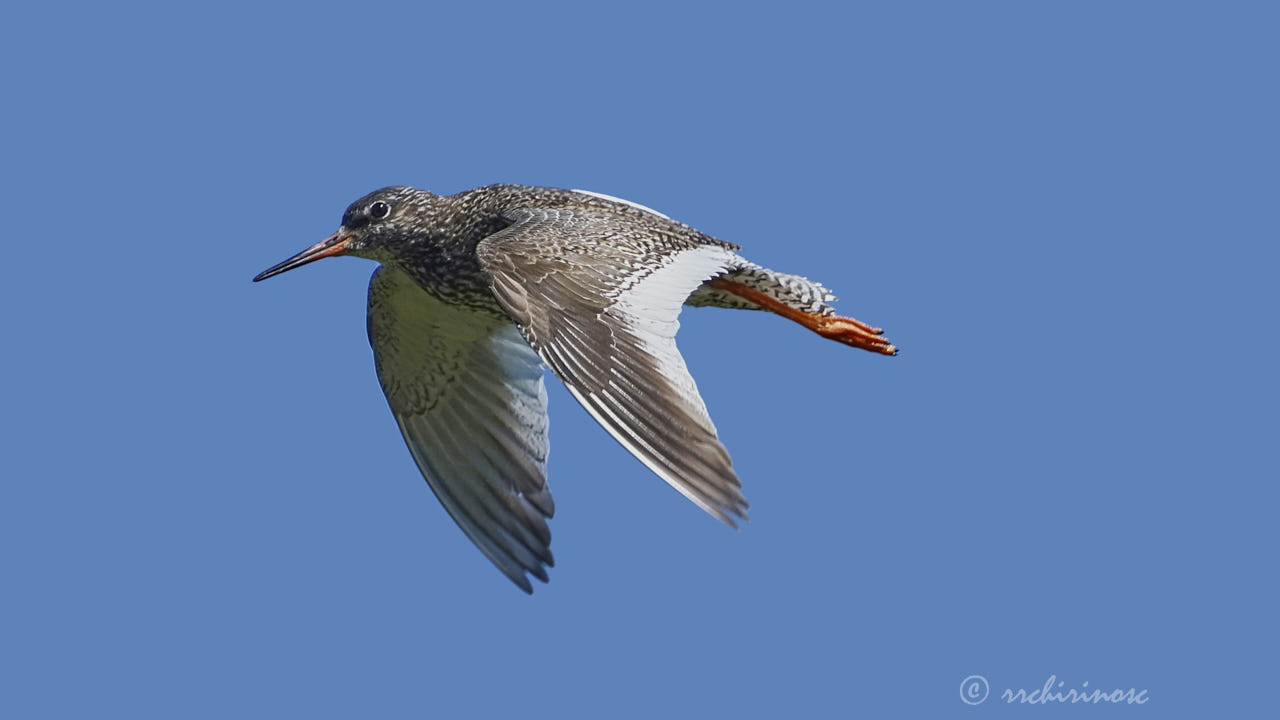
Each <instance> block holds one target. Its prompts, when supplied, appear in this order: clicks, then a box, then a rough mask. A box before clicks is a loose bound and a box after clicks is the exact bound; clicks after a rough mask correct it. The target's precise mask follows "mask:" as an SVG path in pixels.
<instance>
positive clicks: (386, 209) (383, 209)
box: [369, 200, 391, 220]
mask: <svg viewBox="0 0 1280 720" xmlns="http://www.w3.org/2000/svg"><path fill="white" fill-rule="evenodd" d="M390 214H391V206H390V205H388V204H386V203H384V202H382V201H381V200H379V201H377V202H375V203H373V204H371V205H369V217H371V218H373V219H374V220H381V219H382V218H384V217H386V216H388V215H390Z"/></svg>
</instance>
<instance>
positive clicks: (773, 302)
mask: <svg viewBox="0 0 1280 720" xmlns="http://www.w3.org/2000/svg"><path fill="white" fill-rule="evenodd" d="M707 284H708V285H710V286H711V287H713V288H717V289H719V290H724V291H725V292H730V293H733V294H734V295H737V296H738V297H740V298H742V299H743V300H749V301H750V302H753V303H755V304H756V305H759V306H760V307H762V308H764V309H766V310H769V311H771V312H775V313H777V314H779V315H781V316H782V317H784V318H786V319H788V320H794V321H795V322H798V323H800V324H801V325H803V326H805V327H807V328H809V329H810V330H812V331H814V332H816V333H818V334H819V335H821V336H822V337H824V338H829V339H831V340H835V341H836V342H841V343H844V344H845V345H852V346H853V347H856V348H862V349H863V350H870V351H871V352H874V353H880V354H881V355H897V354H898V348H896V347H894V346H893V345H892V344H891V343H890V342H889V341H888V340H887V339H885V338H884V337H883V336H882V335H881V333H883V332H884V331H883V330H881V329H880V328H876V327H871V326H870V325H868V324H866V323H864V322H859V321H857V320H854V319H853V318H849V317H841V316H839V315H811V314H809V313H807V312H804V311H803V310H797V309H795V308H793V307H791V306H790V305H787V304H786V303H784V302H782V301H781V300H778V299H777V298H773V297H770V296H769V295H766V294H764V293H762V292H760V291H759V290H756V289H755V288H752V287H747V286H746V285H743V284H742V283H736V282H733V281H731V280H725V279H723V278H714V279H712V280H708V281H707Z"/></svg>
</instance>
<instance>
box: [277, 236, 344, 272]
mask: <svg viewBox="0 0 1280 720" xmlns="http://www.w3.org/2000/svg"><path fill="white" fill-rule="evenodd" d="M350 240H351V238H350V237H342V235H341V233H334V234H332V235H330V236H329V237H327V238H325V239H324V240H321V241H320V242H318V243H316V244H315V245H312V246H311V247H309V248H307V249H306V250H303V251H302V252H300V253H298V254H297V255H294V256H293V257H291V258H289V259H288V260H285V261H284V262H282V263H279V264H276V265H272V266H271V267H269V268H267V269H266V270H263V271H262V272H260V273H258V274H257V276H256V277H254V278H253V281H254V282H258V281H260V280H266V279H267V278H269V277H271V276H273V275H279V274H280V273H282V272H287V271H289V270H292V269H294V268H296V267H302V266H303V265H306V264H307V263H310V262H315V261H316V260H321V259H323V258H327V257H334V256H335V255H343V254H345V253H346V252H347V243H348V242H349V241H350Z"/></svg>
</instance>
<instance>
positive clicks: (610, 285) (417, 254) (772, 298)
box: [254, 185, 898, 593]
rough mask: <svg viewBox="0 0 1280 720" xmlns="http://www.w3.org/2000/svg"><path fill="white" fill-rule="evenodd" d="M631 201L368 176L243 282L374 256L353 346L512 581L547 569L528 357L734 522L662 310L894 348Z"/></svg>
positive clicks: (459, 513) (708, 431)
mask: <svg viewBox="0 0 1280 720" xmlns="http://www.w3.org/2000/svg"><path fill="white" fill-rule="evenodd" d="M739 249H740V248H739V246H737V245H734V244H732V243H728V242H725V241H723V240H719V239H717V238H714V237H711V236H710V235H706V234H703V233H701V232H699V231H697V230H695V229H693V228H691V227H689V226H688V225H685V224H683V223H679V222H676V221H675V220H672V219H671V218H669V217H667V216H666V215H663V214H661V213H659V212H655V211H653V210H650V209H648V208H646V207H643V206H640V205H637V204H635V203H631V202H628V201H626V200H621V199H618V198H613V197H609V196H607V195H600V194H598V193H591V192H585V191H580V190H559V189H555V188H545V187H531V186H527V185H489V186H486V187H481V188H476V189H474V190H467V191H465V192H461V193H458V194H456V195H448V196H442V195H435V194H432V193H429V192H426V191H424V190H418V189H415V188H411V187H388V188H383V189H381V190H376V191H374V192H372V193H370V194H368V195H366V196H364V197H362V198H360V199H359V200H357V201H355V202H354V203H352V204H351V206H350V207H348V208H347V211H346V212H345V213H344V214H343V216H342V225H341V226H340V227H339V228H338V231H337V232H336V233H334V234H333V235H331V236H329V237H328V238H326V239H325V240H322V241H320V242H319V243H317V244H315V245H313V246H311V247H309V248H307V249H306V250H303V251H302V252H300V253H298V254H297V255H294V256H293V257H291V258H289V259H288V260H285V261H284V262H282V263H280V264H278V265H276V266H274V267H272V268H270V269H268V270H266V271H264V272H262V273H261V274H259V275H258V276H257V277H255V278H254V281H255V282H257V281H259V280H265V279H266V278H269V277H271V276H273V275H278V274H280V273H282V272H285V271H286V270H292V269H293V268H296V267H299V266H301V265H305V264H307V263H309V262H312V261H314V260H319V259H321V258H326V257H333V256H335V255H355V256H357V257H363V258H368V259H370V260H376V261H377V262H379V263H380V264H381V266H380V267H379V268H378V269H377V270H375V271H374V273H373V278H372V280H371V281H370V284H369V321H368V331H369V343H370V344H371V345H372V346H373V358H374V365H375V366H376V368H377V372H378V380H379V382H380V383H381V385H382V390H383V392H384V393H386V396H387V401H388V403H390V405H391V412H392V413H393V414H394V415H395V418H396V422H397V423H399V425H400V431H401V433H403V435H404V439H405V442H406V443H407V444H408V446H409V452H410V453H412V454H413V459H414V461H415V462H417V464H418V468H419V469H420V470H421V471H422V474H423V475H424V476H425V477H426V479H427V483H428V484H430V486H431V489H432V490H433V491H434V492H435V494H436V497H438V498H439V499H440V502H441V503H442V504H443V505H444V507H445V509H447V510H448V511H449V514H450V515H451V516H453V519H454V520H455V521H456V522H457V523H458V525H459V527H461V528H462V530H463V532H465V533H466V534H467V537H469V538H471V541H472V542H474V543H475V544H476V546H477V547H479V548H480V550H481V551H483V552H484V554H485V555H486V556H488V558H489V560H491V561H492V562H493V564H494V565H496V566H497V567H498V569H500V570H501V571H502V572H503V573H504V574H505V575H506V576H507V577H508V578H510V579H511V581H512V582H514V583H515V584H516V585H518V586H520V588H521V589H523V590H524V591H525V592H527V593H531V592H533V586H532V585H531V584H530V582H529V578H528V575H533V576H534V577H536V578H538V579H539V580H541V581H543V582H546V581H547V570H546V568H548V567H550V566H552V565H554V564H555V563H554V560H553V558H552V555H551V547H550V545H551V532H550V530H549V529H548V527H547V520H548V519H549V518H551V516H552V515H553V514H554V512H555V505H554V503H553V502H552V500H551V492H550V490H548V489H547V479H546V466H547V447H548V446H547V395H546V389H545V388H544V387H543V364H544V363H545V364H546V366H547V367H550V368H551V371H552V372H553V373H555V374H556V376H557V377H559V378H560V380H561V381H563V382H564V384H565V386H566V387H568V389H569V392H570V393H571V394H572V395H573V396H574V397H575V398H577V400H578V402H579V403H581V404H582V406H583V407H584V408H586V410H587V412H589V413H590V414H591V416H592V417H594V418H595V419H596V420H597V421H599V423H600V424H601V425H603V426H604V428H605V430H608V431H609V434H611V435H613V437H614V439H616V440H617V441H618V442H619V443H621V444H622V446H623V447H625V448H626V449H627V450H629V451H630V452H631V454H633V455H635V456H636V458H638V459H639V460H640V461H641V462H643V463H644V464H645V465H647V466H648V467H649V469H650V470H652V471H653V472H655V473H657V475H658V476H659V477H661V478H662V479H663V480H665V481H666V482H667V483H668V484H670V485H671V487H673V488H675V489H676V490H678V491H680V493H682V494H683V495H684V496H685V497H687V498H689V499H690V500H692V501H693V502H694V503H696V504H697V505H698V506H699V507H701V508H702V509H703V510H705V511H707V512H708V513H710V514H711V515H714V516H715V517H717V518H719V519H720V520H723V521H724V522H726V523H728V524H729V525H731V526H734V527H736V523H735V519H742V520H746V518H747V501H746V499H745V498H743V496H742V492H741V487H742V483H741V482H740V481H739V480H738V476H737V474H736V473H735V472H734V470H733V464H732V461H731V460H730V459H729V454H728V452H726V451H725V448H724V446H723V445H721V444H720V441H719V439H718V438H717V436H716V429H715V426H714V425H713V424H712V423H711V418H710V417H709V416H708V415H707V408H706V406H705V405H704V404H703V402H702V398H701V396H699V394H698V388H697V386H696V385H694V382H693V378H692V377H691V376H690V375H689V370H688V369H687V368H686V367H685V364H684V359H683V358H681V356H680V353H679V351H678V350H677V349H676V342H675V335H676V329H677V327H679V323H678V321H677V319H676V318H677V316H678V315H679V314H680V307H681V305H694V306H707V305H711V306H715V307H722V308H735V309H744V310H770V311H772V312H774V313H777V314H778V315H781V316H783V317H785V318H787V319H788V320H793V321H795V322H797V323H799V324H801V325H803V326H805V327H807V328H809V329H810V330H813V331H815V332H817V333H818V334H819V335H822V336H823V337H826V338H830V339H832V340H836V341H838V342H842V343H845V344H847V345H852V346H853V347H858V348H862V349H864V350H870V351H871V352H876V353H880V354H882V355H896V354H897V352H898V351H897V349H896V348H894V346H893V345H891V344H890V343H889V342H888V341H887V340H886V339H885V338H884V337H883V336H882V335H881V331H880V330H879V329H878V328H873V327H871V326H869V325H867V324H865V323H861V322H859V321H857V320H854V319H853V318H848V317H841V316H839V315H837V314H836V313H835V311H834V309H832V307H831V306H830V305H829V304H828V303H829V302H830V301H832V300H834V299H835V298H834V297H833V296H832V295H831V294H830V293H829V292H828V291H827V289H826V288H824V287H823V286H822V285H820V284H818V283H816V282H813V281H812V280H808V279H806V278H803V277H800V276H799V275H789V274H786V273H780V272H775V271H773V270H769V269H767V268H763V267H761V266H759V265H756V264H754V263H752V262H750V261H748V260H746V259H744V258H743V257H741V256H740V255H738V253H737V251H738V250H739Z"/></svg>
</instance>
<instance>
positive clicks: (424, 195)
mask: <svg viewBox="0 0 1280 720" xmlns="http://www.w3.org/2000/svg"><path fill="white" fill-rule="evenodd" d="M439 199H440V197H439V196H438V195H434V194H432V193H429V192H427V191H425V190H418V189H417V188H411V187H404V186H395V187H386V188H382V189H381V190H374V191H373V192H371V193H369V194H368V195H365V196H364V197H362V198H360V199H359V200H357V201H355V202H353V203H351V204H350V205H349V206H347V211H346V212H344V213H343V214H342V226H341V227H339V228H338V232H336V233H334V234H332V235H330V236H329V237H327V238H325V239H324V240H321V241H320V242H318V243H316V244H315V245H312V246H311V247H309V248H307V249H306V250H303V251H302V252H300V253H298V254H297V255H294V256H293V257H291V258H289V259H287V260H285V261H284V262H281V263H278V264H276V265H274V266H272V267H270V268H267V269H266V270H263V271H262V272H261V273H258V276H257V277H255V278H254V279H253V281H254V282H258V281H259V280H266V279H267V278H269V277H272V276H273V275H279V274H280V273H282V272H286V271H288V270H292V269H294V268H296V267H301V266H302V265H306V264H307V263H309V262H315V261H316V260H320V259H322V258H327V257H334V256H337V255H355V256H356V257H363V258H369V259H370V260H377V261H379V262H386V261H387V260H389V259H391V258H392V257H393V256H394V252H395V249H396V248H397V247H399V246H401V245H403V244H404V243H409V242H413V241H414V239H415V238H416V237H417V236H420V235H426V234H427V233H428V232H429V231H430V229H431V227H432V225H433V222H432V217H433V215H434V213H433V211H434V209H435V206H436V204H437V201H439Z"/></svg>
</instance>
